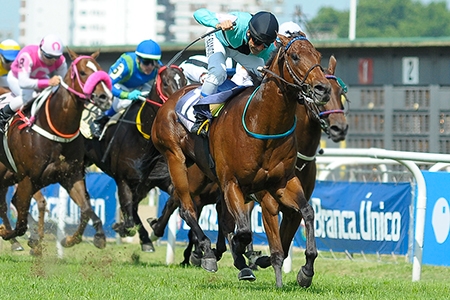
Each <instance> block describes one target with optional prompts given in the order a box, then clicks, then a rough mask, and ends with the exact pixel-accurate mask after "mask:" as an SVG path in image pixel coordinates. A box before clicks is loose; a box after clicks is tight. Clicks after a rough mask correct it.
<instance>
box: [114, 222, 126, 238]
mask: <svg viewBox="0 0 450 300" xmlns="http://www.w3.org/2000/svg"><path fill="white" fill-rule="evenodd" d="M111 227H112V229H113V230H114V231H115V232H117V233H118V234H119V235H120V237H123V238H124V237H127V236H128V232H127V231H126V230H125V226H124V224H123V223H114V224H113V225H112V226H111Z"/></svg>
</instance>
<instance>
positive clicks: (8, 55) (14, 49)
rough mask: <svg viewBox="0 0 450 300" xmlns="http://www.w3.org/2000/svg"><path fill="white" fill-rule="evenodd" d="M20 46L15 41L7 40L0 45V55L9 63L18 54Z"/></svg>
mask: <svg viewBox="0 0 450 300" xmlns="http://www.w3.org/2000/svg"><path fill="white" fill-rule="evenodd" d="M19 51H20V46H19V44H17V42H16V41H14V40H11V39H7V40H4V41H2V42H1V43H0V54H1V55H2V56H3V57H4V58H5V59H6V60H9V61H13V60H14V59H15V58H16V56H17V54H19Z"/></svg>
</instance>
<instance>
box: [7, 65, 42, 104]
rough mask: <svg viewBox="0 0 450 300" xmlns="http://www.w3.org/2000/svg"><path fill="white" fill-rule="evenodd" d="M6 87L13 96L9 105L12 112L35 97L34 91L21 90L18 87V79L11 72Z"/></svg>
mask: <svg viewBox="0 0 450 300" xmlns="http://www.w3.org/2000/svg"><path fill="white" fill-rule="evenodd" d="M7 80H8V85H9V89H10V90H11V92H12V94H13V95H14V96H15V97H14V98H13V99H12V100H11V102H10V103H9V107H11V109H12V110H13V111H18V110H19V109H20V107H22V106H23V105H25V104H27V103H28V102H30V101H31V100H32V99H33V97H35V96H36V93H35V92H36V90H34V89H22V88H21V87H20V85H19V79H18V78H17V77H15V76H14V75H13V74H12V72H9V73H8V78H7Z"/></svg>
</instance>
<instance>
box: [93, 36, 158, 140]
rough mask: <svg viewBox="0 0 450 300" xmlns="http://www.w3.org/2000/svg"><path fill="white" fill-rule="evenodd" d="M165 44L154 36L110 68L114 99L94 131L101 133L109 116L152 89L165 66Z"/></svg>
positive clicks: (96, 133)
mask: <svg viewBox="0 0 450 300" xmlns="http://www.w3.org/2000/svg"><path fill="white" fill-rule="evenodd" d="M160 59H161V48H160V47H159V45H158V43H156V42H155V41H153V40H145V41H142V42H141V43H140V44H139V45H138V46H137V47H136V51H134V52H126V53H123V54H122V55H121V56H120V57H119V59H117V61H116V62H115V63H114V64H113V65H112V66H111V68H110V69H109V76H110V77H111V81H112V84H113V88H112V93H113V95H114V100H113V104H112V106H111V108H110V109H109V110H107V111H106V112H105V113H104V114H103V115H101V116H100V117H98V118H97V119H96V120H94V122H93V123H92V127H91V131H92V134H93V135H94V136H95V137H97V138H98V137H100V135H101V133H102V130H103V126H104V125H105V124H106V122H108V120H109V118H110V117H112V116H113V115H115V114H116V112H118V111H120V110H121V109H124V108H126V107H128V106H129V105H130V104H131V103H132V102H133V101H134V100H138V99H139V96H141V95H142V93H143V92H149V91H150V90H151V87H152V86H151V83H150V81H153V80H154V79H155V78H156V76H157V75H158V69H159V67H160V66H162V63H161V61H160Z"/></svg>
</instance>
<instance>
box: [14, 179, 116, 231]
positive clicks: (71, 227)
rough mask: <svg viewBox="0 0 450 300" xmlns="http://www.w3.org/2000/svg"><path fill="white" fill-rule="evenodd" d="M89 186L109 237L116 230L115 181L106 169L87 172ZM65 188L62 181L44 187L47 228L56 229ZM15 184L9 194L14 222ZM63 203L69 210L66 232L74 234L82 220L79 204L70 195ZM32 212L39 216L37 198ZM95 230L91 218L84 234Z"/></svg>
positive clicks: (67, 210)
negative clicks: (61, 183)
mask: <svg viewBox="0 0 450 300" xmlns="http://www.w3.org/2000/svg"><path fill="white" fill-rule="evenodd" d="M86 187H87V189H88V191H89V195H90V200H91V205H92V208H93V209H94V211H95V213H96V214H97V215H98V217H99V218H100V219H101V220H102V223H103V229H104V231H105V234H106V236H107V237H108V238H114V237H115V232H114V230H112V224H114V222H115V219H116V206H117V204H116V189H117V187H116V183H115V182H114V180H113V179H112V178H111V177H109V176H107V175H105V174H103V173H88V174H87V175H86ZM61 190H62V188H61V186H60V185H59V184H52V185H49V186H47V187H45V188H43V189H42V190H41V191H42V194H43V195H44V197H45V199H46V201H47V209H48V212H47V213H46V214H45V223H46V224H45V226H46V228H50V229H53V228H54V231H55V232H56V228H57V224H58V217H59V212H60V205H61V200H60V199H62V198H64V197H61V193H66V192H65V190H64V191H61ZM13 191H14V187H10V188H9V190H8V194H7V197H6V198H7V202H8V206H9V207H10V210H9V216H10V221H11V222H12V224H13V225H14V226H15V222H16V220H17V213H16V212H15V209H14V206H11V205H9V203H10V201H11V198H12V195H13ZM63 205H65V206H66V207H65V211H66V214H65V216H64V221H65V223H66V232H67V233H68V234H71V233H73V232H75V230H76V227H78V224H79V223H80V208H79V207H78V205H77V204H76V203H75V202H74V201H73V200H72V199H70V198H68V200H65V201H64V203H63ZM30 213H31V215H32V216H33V217H34V219H35V220H37V218H38V215H39V213H38V208H37V203H36V201H35V200H34V199H32V201H31V207H30ZM94 234H95V230H94V228H93V227H92V221H89V224H88V226H87V227H86V230H85V232H84V235H85V236H88V237H92V236H94Z"/></svg>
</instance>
